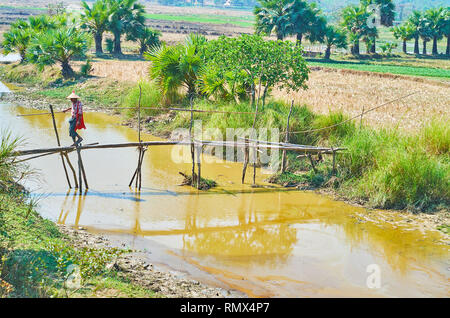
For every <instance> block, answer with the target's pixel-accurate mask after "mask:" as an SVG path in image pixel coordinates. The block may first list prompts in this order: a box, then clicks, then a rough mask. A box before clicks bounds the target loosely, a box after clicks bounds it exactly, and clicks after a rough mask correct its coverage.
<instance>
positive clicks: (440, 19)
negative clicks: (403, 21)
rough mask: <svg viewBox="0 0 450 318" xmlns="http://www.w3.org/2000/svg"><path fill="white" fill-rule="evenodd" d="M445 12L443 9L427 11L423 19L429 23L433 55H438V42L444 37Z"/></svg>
mask: <svg viewBox="0 0 450 318" xmlns="http://www.w3.org/2000/svg"><path fill="white" fill-rule="evenodd" d="M446 14H447V12H446V10H445V9H444V8H443V7H440V8H435V9H429V10H427V11H426V12H425V18H426V19H427V20H428V22H429V26H428V27H429V29H430V31H431V35H432V38H433V50H432V54H433V55H438V54H439V53H438V48H437V44H438V40H440V39H442V37H443V35H444V26H445V19H446Z"/></svg>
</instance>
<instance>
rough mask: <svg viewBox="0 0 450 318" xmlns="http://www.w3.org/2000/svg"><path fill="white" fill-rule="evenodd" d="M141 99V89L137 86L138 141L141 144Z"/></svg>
mask: <svg viewBox="0 0 450 318" xmlns="http://www.w3.org/2000/svg"><path fill="white" fill-rule="evenodd" d="M141 97H142V88H141V84H139V105H138V106H139V108H138V141H139V142H141V141H142V140H141Z"/></svg>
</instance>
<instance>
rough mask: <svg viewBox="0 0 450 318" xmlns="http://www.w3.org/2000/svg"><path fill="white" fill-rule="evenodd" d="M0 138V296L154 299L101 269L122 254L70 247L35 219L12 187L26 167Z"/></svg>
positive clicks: (12, 143)
mask: <svg viewBox="0 0 450 318" xmlns="http://www.w3.org/2000/svg"><path fill="white" fill-rule="evenodd" d="M1 138H2V139H1V144H0V298H2V297H90V296H92V295H95V294H96V293H97V292H98V291H99V290H100V291H101V290H103V289H105V290H111V289H114V290H117V291H119V292H120V294H122V295H123V296H124V297H132V296H133V297H154V296H155V294H154V293H153V292H151V291H148V290H146V289H144V288H141V287H139V286H136V285H133V284H132V283H130V282H129V281H127V280H126V278H123V277H120V276H119V275H118V273H117V271H115V269H114V268H113V267H108V266H107V265H108V264H109V263H111V262H113V261H114V260H115V259H116V258H117V257H119V256H120V255H121V254H123V253H125V252H127V251H126V250H119V249H112V248H108V249H100V248H91V247H74V245H73V243H72V242H71V241H70V240H69V239H68V238H67V237H66V236H65V235H64V234H62V233H61V232H60V231H59V230H58V228H57V226H56V225H55V224H54V223H53V222H51V221H48V220H45V219H43V218H42V217H41V216H39V214H38V213H37V212H36V211H35V210H34V204H35V202H34V201H33V200H32V199H31V198H30V197H29V195H28V194H27V193H26V191H25V190H24V189H23V187H22V186H20V185H19V184H18V183H17V181H20V179H21V178H23V176H24V175H25V174H26V167H24V166H20V165H18V164H16V163H15V162H14V159H13V158H14V157H11V156H10V155H11V153H12V152H13V151H14V149H15V148H16V146H17V145H18V144H19V143H20V140H17V139H13V138H12V137H11V135H10V134H9V133H8V132H5V131H3V132H2V134H1ZM71 283H72V285H70V284H71Z"/></svg>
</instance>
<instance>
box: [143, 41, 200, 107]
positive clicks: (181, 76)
mask: <svg viewBox="0 0 450 318" xmlns="http://www.w3.org/2000/svg"><path fill="white" fill-rule="evenodd" d="M204 41H205V40H204V37H202V36H196V35H190V36H189V37H188V38H187V39H186V41H185V43H184V45H183V44H178V45H177V46H166V45H162V46H155V47H153V48H152V49H151V50H150V52H148V53H144V56H145V58H146V59H148V60H150V61H151V62H152V65H151V67H150V77H151V78H152V79H154V80H156V82H157V83H158V86H159V87H160V88H161V91H162V93H163V95H164V96H165V98H166V101H171V100H172V99H173V98H174V96H176V94H177V92H178V89H179V88H180V87H185V88H186V89H187V96H188V98H192V97H194V96H195V95H196V94H197V81H198V77H199V74H200V71H201V69H202V66H203V60H202V57H201V55H200V54H199V45H201V43H203V42H204Z"/></svg>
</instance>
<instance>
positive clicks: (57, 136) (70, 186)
mask: <svg viewBox="0 0 450 318" xmlns="http://www.w3.org/2000/svg"><path fill="white" fill-rule="evenodd" d="M50 112H51V114H52V121H53V129H54V130H55V135H56V142H57V143H58V147H60V146H61V143H60V141H59V135H58V129H57V128H56V121H55V113H54V112H53V106H52V105H50ZM60 156H61V161H62V164H63V168H64V173H65V175H66V180H67V184H68V185H69V189H72V185H71V184H70V179H69V174H68V173H67V168H66V163H65V162H64V156H63V154H62V153H60Z"/></svg>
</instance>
